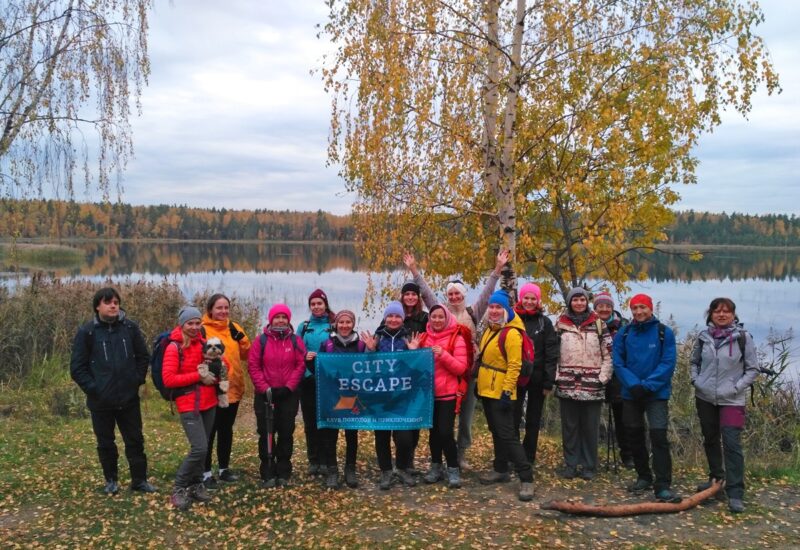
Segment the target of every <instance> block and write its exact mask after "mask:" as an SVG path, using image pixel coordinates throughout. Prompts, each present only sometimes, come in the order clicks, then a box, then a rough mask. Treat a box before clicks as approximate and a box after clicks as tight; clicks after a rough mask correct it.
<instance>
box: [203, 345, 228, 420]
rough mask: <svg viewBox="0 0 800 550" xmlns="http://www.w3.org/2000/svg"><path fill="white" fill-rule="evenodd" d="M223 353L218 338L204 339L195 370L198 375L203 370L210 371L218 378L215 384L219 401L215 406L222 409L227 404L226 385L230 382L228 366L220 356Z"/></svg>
mask: <svg viewBox="0 0 800 550" xmlns="http://www.w3.org/2000/svg"><path fill="white" fill-rule="evenodd" d="M223 353H225V344H223V343H222V341H221V340H220V339H219V338H209V339H208V340H206V342H205V343H204V344H203V362H202V363H200V364H199V365H197V372H199V373H200V376H203V372H204V371H205V372H210V373H211V374H213V375H214V376H215V377H216V379H217V380H219V386H217V397H218V401H219V403H218V404H217V406H218V407H220V408H223V409H224V408H226V407H228V406H229V403H228V387H229V385H230V383H229V382H228V366H227V365H226V364H225V361H224V360H223V358H222V354H223Z"/></svg>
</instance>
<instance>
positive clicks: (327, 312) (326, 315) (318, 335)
mask: <svg viewBox="0 0 800 550" xmlns="http://www.w3.org/2000/svg"><path fill="white" fill-rule="evenodd" d="M308 308H309V309H310V310H311V317H310V318H309V319H308V320H306V321H303V323H302V324H301V325H300V327H299V328H298V331H297V332H298V335H299V336H300V338H302V339H303V344H305V346H306V350H308V351H306V371H305V373H304V375H303V380H302V382H300V409H301V410H302V412H303V428H304V431H305V435H306V455H307V456H308V473H309V475H312V476H313V475H317V474H319V475H322V474H324V473H326V472H325V468H323V467H322V460H321V457H320V450H319V447H320V445H321V442H320V435H319V434H318V433H317V384H316V380H315V379H314V358H315V357H316V355H317V351H316V350H318V349H319V347H320V346H321V345H322V343H323V342H325V340H327V339H328V336H330V334H331V323H333V318H334V313H333V312H332V311H331V308H330V306H329V305H328V295H327V294H325V292H324V291H323V290H322V289H320V288H318V289H316V290H314V292H312V293H311V295H309V297H308Z"/></svg>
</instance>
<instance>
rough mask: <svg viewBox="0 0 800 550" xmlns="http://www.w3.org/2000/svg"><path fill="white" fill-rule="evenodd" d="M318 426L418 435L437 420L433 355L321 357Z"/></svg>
mask: <svg viewBox="0 0 800 550" xmlns="http://www.w3.org/2000/svg"><path fill="white" fill-rule="evenodd" d="M316 378H317V427H319V428H338V429H347V430H416V429H419V428H430V427H431V426H432V420H433V352H431V350H430V348H426V349H422V350H414V351H397V352H387V353H369V352H367V353H318V354H317V357H316Z"/></svg>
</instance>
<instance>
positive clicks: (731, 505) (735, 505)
mask: <svg viewBox="0 0 800 550" xmlns="http://www.w3.org/2000/svg"><path fill="white" fill-rule="evenodd" d="M728 510H730V511H731V512H733V513H734V514H741V513H742V512H744V502H742V499H740V498H730V499H728Z"/></svg>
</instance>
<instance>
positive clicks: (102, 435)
mask: <svg viewBox="0 0 800 550" xmlns="http://www.w3.org/2000/svg"><path fill="white" fill-rule="evenodd" d="M90 412H91V415H92V429H93V430H94V435H95V437H96V438H97V456H98V457H99V458H100V466H101V467H102V468H103V476H104V477H105V478H106V480H112V479H113V480H115V481H117V480H118V479H119V471H118V466H117V461H118V459H119V451H118V450H117V445H116V443H115V442H114V427H115V426H117V427H118V428H119V433H120V434H121V435H122V441H123V443H125V457H126V458H127V459H128V467H129V468H130V471H131V482H132V483H139V482H141V481H145V480H146V479H147V455H145V454H144V435H142V409H141V407H140V405H139V399H138V398H136V399H134V400H133V401H132V402H131V403H130V404H128V405H126V406H124V407H122V408H119V409H111V410H102V411H90Z"/></svg>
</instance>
